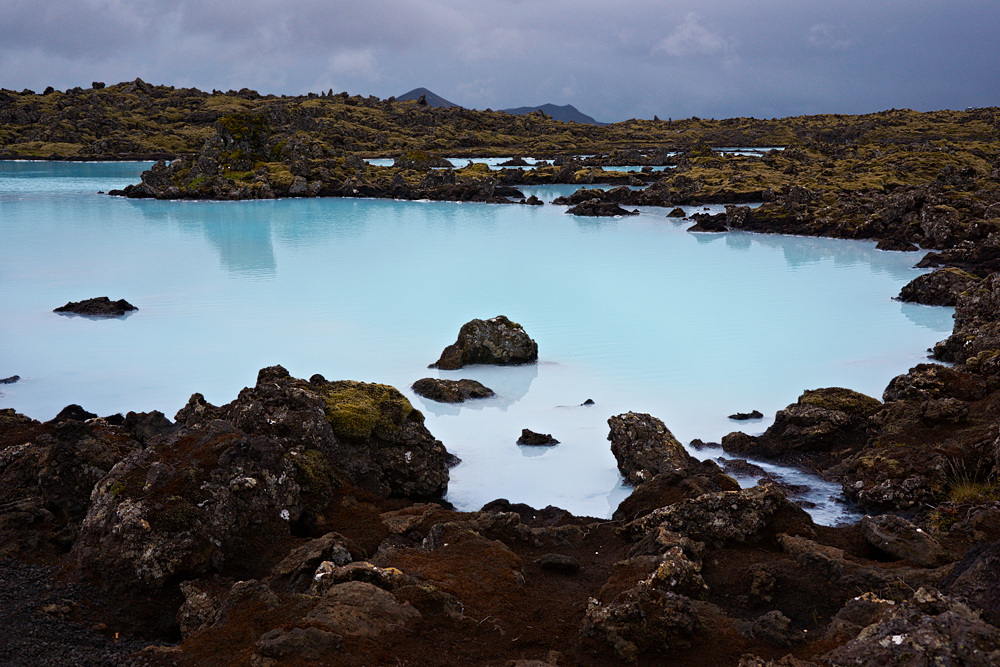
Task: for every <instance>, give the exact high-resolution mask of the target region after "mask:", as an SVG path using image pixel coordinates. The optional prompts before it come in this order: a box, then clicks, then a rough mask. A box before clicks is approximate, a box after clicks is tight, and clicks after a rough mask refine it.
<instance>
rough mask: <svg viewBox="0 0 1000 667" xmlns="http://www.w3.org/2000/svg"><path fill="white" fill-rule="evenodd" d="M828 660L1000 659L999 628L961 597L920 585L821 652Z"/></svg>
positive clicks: (838, 665) (841, 664) (839, 663)
mask: <svg viewBox="0 0 1000 667" xmlns="http://www.w3.org/2000/svg"><path fill="white" fill-rule="evenodd" d="M823 661H824V663H825V664H828V665H832V666H834V667H847V666H848V665H889V664H895V665H913V666H914V667H916V666H917V665H968V666H969V667H972V666H981V667H987V666H988V665H996V664H1000V630H997V629H996V628H995V627H993V626H992V625H989V624H987V623H985V622H983V621H982V620H980V618H979V617H978V615H977V614H976V613H975V612H973V611H972V610H970V609H969V608H968V607H967V606H965V605H964V604H962V603H961V602H959V601H957V600H955V599H952V598H950V597H948V596H945V595H942V594H941V593H939V592H937V591H935V590H933V589H931V590H928V589H925V588H921V589H920V590H918V591H917V592H916V593H914V594H913V597H912V598H911V599H910V600H907V601H906V602H904V603H902V604H900V605H896V606H895V607H894V608H893V609H892V610H891V611H889V612H888V613H887V614H886V616H885V618H883V620H881V621H879V622H878V623H877V624H875V625H872V626H869V627H868V628H866V629H865V630H864V631H863V632H862V633H861V634H860V635H859V636H858V638H857V639H854V640H852V641H850V642H848V643H847V644H845V645H843V646H841V647H839V648H836V649H834V650H833V651H831V652H829V653H827V654H826V655H824V656H823Z"/></svg>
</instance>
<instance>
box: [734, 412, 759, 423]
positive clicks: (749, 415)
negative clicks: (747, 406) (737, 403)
mask: <svg viewBox="0 0 1000 667" xmlns="http://www.w3.org/2000/svg"><path fill="white" fill-rule="evenodd" d="M729 418H730V419H733V420H736V421H746V420H748V419H763V418H764V414H763V413H762V412H761V411H760V410H751V411H750V412H737V413H735V414H731V415H729Z"/></svg>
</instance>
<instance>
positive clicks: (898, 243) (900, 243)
mask: <svg viewBox="0 0 1000 667" xmlns="http://www.w3.org/2000/svg"><path fill="white" fill-rule="evenodd" d="M875 249H876V250H893V251H896V252H916V251H917V250H920V248H918V247H917V246H915V245H914V244H912V243H910V242H909V241H907V240H905V239H897V238H888V239H880V240H879V242H878V243H876V244H875Z"/></svg>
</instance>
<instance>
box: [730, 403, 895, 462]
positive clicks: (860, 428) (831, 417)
mask: <svg viewBox="0 0 1000 667" xmlns="http://www.w3.org/2000/svg"><path fill="white" fill-rule="evenodd" d="M881 406H882V404H881V403H880V402H879V401H878V400H877V399H874V398H872V397H870V396H865V395H864V394H861V393H859V392H856V391H852V390H850V389H844V388H841V387H829V388H824V389H815V390H807V391H805V392H804V393H803V394H802V395H801V396H800V397H799V399H798V401H796V402H795V403H793V404H792V405H789V406H788V407H787V408H785V409H784V410H779V411H778V413H777V414H776V415H775V418H774V424H772V425H771V426H769V427H768V428H767V430H766V431H764V433H763V434H761V435H759V436H749V435H746V434H744V433H738V432H737V433H730V434H729V435H727V436H725V437H724V438H723V439H722V448H723V449H724V450H725V451H727V452H729V453H732V454H739V455H741V456H761V457H767V458H776V457H788V456H791V455H801V454H803V453H815V452H830V451H833V450H836V451H841V452H842V451H845V450H853V449H856V448H858V447H859V446H861V445H862V444H864V442H865V441H866V439H867V437H868V435H869V432H870V430H871V429H870V426H869V424H868V418H869V417H870V416H871V415H873V414H874V413H875V412H876V411H878V410H879V408H881Z"/></svg>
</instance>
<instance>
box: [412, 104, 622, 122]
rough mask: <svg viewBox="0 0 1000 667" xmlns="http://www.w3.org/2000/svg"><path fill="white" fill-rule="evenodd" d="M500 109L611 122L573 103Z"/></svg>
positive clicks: (578, 120)
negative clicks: (595, 116)
mask: <svg viewBox="0 0 1000 667" xmlns="http://www.w3.org/2000/svg"><path fill="white" fill-rule="evenodd" d="M428 99H429V98H428ZM500 111H503V112H504V113H509V114H514V115H515V116H523V115H525V114H529V113H531V112H532V111H541V112H543V113H545V115H547V116H549V117H550V118H552V119H553V120H561V121H562V122H564V123H589V124H591V125H609V124H610V123H602V122H600V121H598V120H594V119H593V118H591V117H590V116H588V115H587V114H585V113H583V112H582V111H580V110H579V109H577V108H576V107H575V106H573V105H572V104H564V105H563V106H559V105H558V104H543V105H541V106H539V107H517V108H516V109H500Z"/></svg>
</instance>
